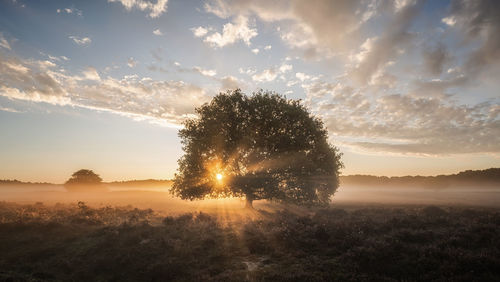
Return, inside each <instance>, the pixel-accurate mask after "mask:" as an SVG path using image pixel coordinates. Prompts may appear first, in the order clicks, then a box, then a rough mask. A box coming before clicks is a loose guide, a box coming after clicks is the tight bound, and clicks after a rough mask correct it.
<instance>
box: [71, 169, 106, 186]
mask: <svg viewBox="0 0 500 282" xmlns="http://www.w3.org/2000/svg"><path fill="white" fill-rule="evenodd" d="M101 183H102V178H101V177H100V176H99V175H97V174H95V173H94V172H93V171H92V170H90V169H80V170H79V171H77V172H75V173H73V174H72V175H71V178H70V179H68V181H66V185H74V184H85V185H99V184H101Z"/></svg>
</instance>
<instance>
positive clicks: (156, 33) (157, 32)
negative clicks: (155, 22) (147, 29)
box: [153, 28, 163, 36]
mask: <svg viewBox="0 0 500 282" xmlns="http://www.w3.org/2000/svg"><path fill="white" fill-rule="evenodd" d="M153 34H154V35H158V36H162V35H163V33H162V32H161V30H160V29H159V28H157V29H155V30H153Z"/></svg>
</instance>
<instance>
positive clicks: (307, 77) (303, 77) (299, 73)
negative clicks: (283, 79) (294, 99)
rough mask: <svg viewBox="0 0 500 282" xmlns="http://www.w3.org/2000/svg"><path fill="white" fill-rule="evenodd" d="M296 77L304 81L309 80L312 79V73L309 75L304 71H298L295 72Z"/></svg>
mask: <svg viewBox="0 0 500 282" xmlns="http://www.w3.org/2000/svg"><path fill="white" fill-rule="evenodd" d="M295 77H296V78H298V79H300V81H304V80H309V79H311V76H310V75H307V74H305V73H303V72H298V73H296V74H295Z"/></svg>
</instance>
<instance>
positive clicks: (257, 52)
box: [252, 48, 260, 55]
mask: <svg viewBox="0 0 500 282" xmlns="http://www.w3.org/2000/svg"><path fill="white" fill-rule="evenodd" d="M259 51H260V50H259V48H255V49H252V53H254V54H255V55H257V54H259Z"/></svg>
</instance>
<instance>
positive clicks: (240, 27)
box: [193, 16, 258, 48]
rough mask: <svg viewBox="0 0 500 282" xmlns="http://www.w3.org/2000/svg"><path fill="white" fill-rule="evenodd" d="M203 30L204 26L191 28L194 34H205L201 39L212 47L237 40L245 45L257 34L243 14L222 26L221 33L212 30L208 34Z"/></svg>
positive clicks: (199, 35) (230, 43) (225, 44)
mask: <svg viewBox="0 0 500 282" xmlns="http://www.w3.org/2000/svg"><path fill="white" fill-rule="evenodd" d="M205 31H207V29H205V28H204V29H201V30H200V28H197V29H195V30H193V32H194V34H195V36H197V37H203V36H205V38H204V40H203V41H204V42H206V43H208V44H209V45H210V46H212V47H214V48H222V47H224V46H227V45H232V44H234V43H236V42H238V41H243V42H244V43H245V44H246V45H250V40H251V39H252V38H254V37H255V36H257V35H258V33H257V29H255V28H252V27H251V25H250V23H249V21H248V18H247V17H244V16H238V17H236V18H235V19H234V20H233V22H232V23H227V24H225V25H224V26H223V28H222V33H219V32H213V33H211V34H208V31H207V32H205ZM204 32H205V33H204ZM201 34H203V35H201Z"/></svg>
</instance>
